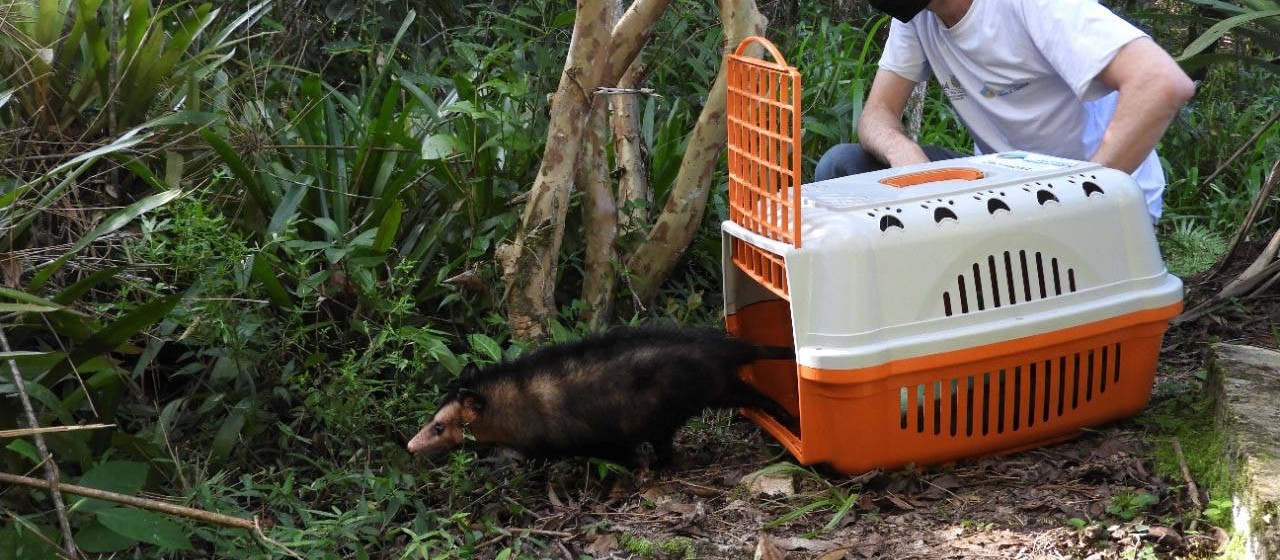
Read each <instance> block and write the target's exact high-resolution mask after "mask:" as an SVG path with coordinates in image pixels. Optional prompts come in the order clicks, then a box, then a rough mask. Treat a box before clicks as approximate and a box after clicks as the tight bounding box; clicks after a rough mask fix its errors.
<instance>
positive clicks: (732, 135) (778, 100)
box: [726, 37, 800, 297]
mask: <svg viewBox="0 0 1280 560" xmlns="http://www.w3.org/2000/svg"><path fill="white" fill-rule="evenodd" d="M752 43H758V44H760V45H761V46H762V47H764V49H765V50H766V51H768V53H769V55H770V57H772V58H773V62H769V61H766V60H764V59H761V58H756V57H752V56H747V55H746V54H745V53H746V51H747V48H748V47H749V46H750V45H751V44H752ZM726 103H727V107H728V136H729V142H728V144H729V219H730V220H731V221H733V222H734V223H736V224H738V225H740V226H742V227H743V228H745V229H746V230H747V231H750V232H752V233H755V234H758V235H761V236H763V237H766V238H768V239H771V240H774V241H779V242H782V243H786V244H788V245H791V246H793V247H797V248H798V247H800V205H799V204H798V198H799V190H800V72H799V71H797V70H796V69H795V68H792V67H790V66H787V63H786V61H785V60H783V58H782V55H781V54H779V53H778V49H777V48H775V47H774V46H773V45H772V44H771V43H769V41H767V40H765V39H763V38H760V37H748V38H747V39H745V40H743V41H742V43H741V44H739V45H738V49H737V51H736V52H735V53H734V54H732V55H730V56H729V60H728V90H727V92H726ZM733 262H734V263H735V264H737V266H738V267H739V268H741V269H742V270H743V271H744V272H746V273H747V274H748V275H750V276H751V277H752V278H755V279H756V280H757V281H758V282H761V283H762V284H763V285H764V286H766V287H768V288H769V289H770V290H772V291H773V292H775V293H777V294H779V295H780V296H783V297H786V292H787V287H786V286H787V284H786V275H785V273H784V269H783V263H782V258H781V257H779V256H778V255H775V254H773V253H771V252H768V251H765V250H763V249H760V248H758V247H755V246H752V245H749V244H746V243H738V242H735V243H734V247H733Z"/></svg>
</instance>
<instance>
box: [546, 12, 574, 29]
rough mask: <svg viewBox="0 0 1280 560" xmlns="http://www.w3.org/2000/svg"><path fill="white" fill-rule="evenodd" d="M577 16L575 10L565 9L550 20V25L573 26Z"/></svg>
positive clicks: (554, 26)
mask: <svg viewBox="0 0 1280 560" xmlns="http://www.w3.org/2000/svg"><path fill="white" fill-rule="evenodd" d="M577 18H578V12H577V11H576V10H566V11H563V12H560V13H559V14H556V17H555V19H553V20H551V27H553V28H558V27H573V22H574V20H576V19H577Z"/></svg>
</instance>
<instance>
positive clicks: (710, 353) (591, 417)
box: [408, 327, 795, 466]
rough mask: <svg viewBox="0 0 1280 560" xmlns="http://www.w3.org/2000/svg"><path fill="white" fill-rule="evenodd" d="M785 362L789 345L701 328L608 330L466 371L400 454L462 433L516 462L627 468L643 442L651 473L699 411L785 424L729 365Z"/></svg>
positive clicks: (443, 444) (448, 442) (456, 440)
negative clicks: (585, 459) (764, 415)
mask: <svg viewBox="0 0 1280 560" xmlns="http://www.w3.org/2000/svg"><path fill="white" fill-rule="evenodd" d="M794 356H795V354H794V351H793V350H792V349H791V348H786V347H764V346H755V345H753V344H751V343H748V342H745V341H742V340H738V339H735V338H732V337H730V336H728V335H726V334H725V333H723V332H719V331H713V330H708V329H694V328H675V327H621V328H615V329H613V330H611V331H609V332H607V333H604V334H600V335H595V336H590V337H587V338H584V339H582V340H579V341H576V342H570V343H566V344H557V345H551V346H546V347H544V348H541V349H539V350H537V351H535V352H533V353H530V354H528V355H526V356H524V357H521V358H519V359H517V360H514V361H509V362H504V363H500V364H496V365H492V366H489V367H487V368H485V369H483V370H476V369H475V368H474V367H469V368H468V370H467V371H464V373H463V375H462V376H461V377H460V378H459V379H458V381H457V382H456V383H455V384H454V385H453V386H451V387H450V388H449V389H448V391H447V392H446V395H445V397H444V399H443V400H442V402H441V404H440V408H439V409H438V411H437V412H436V414H435V417H434V418H432V420H431V423H429V424H427V426H425V427H423V428H422V430H421V431H419V432H418V434H417V435H416V436H414V438H413V439H412V440H411V441H410V442H409V445H408V448H409V451H410V452H414V453H418V452H431V451H439V450H444V449H449V448H453V447H456V446H457V445H460V444H461V443H462V442H463V439H464V434H465V432H466V431H470V433H471V435H473V436H474V439H475V441H477V442H480V443H490V444H496V445H501V446H506V447H511V448H514V449H517V450H519V451H521V452H523V453H524V454H526V455H532V456H541V457H562V456H569V455H585V456H592V457H599V458H603V459H608V460H613V461H620V462H633V461H635V460H636V459H638V458H639V457H638V456H637V455H636V448H637V446H638V445H639V444H640V443H642V442H649V444H650V445H652V447H653V451H654V459H655V466H661V465H664V464H666V463H668V462H669V461H670V460H671V457H672V438H673V437H674V435H675V433H676V430H678V429H679V428H680V427H681V426H683V425H684V424H685V422H687V421H688V420H689V418H691V417H693V416H695V415H697V414H700V413H701V411H702V410H703V409H706V408H708V407H711V408H735V407H747V408H759V409H763V410H764V411H765V412H768V413H770V414H773V415H774V416H776V417H778V418H779V419H780V420H783V421H784V422H785V421H786V419H788V418H789V416H788V414H787V412H786V411H785V410H784V409H783V408H782V407H781V406H779V405H778V404H777V403H775V402H773V401H772V400H770V399H769V398H768V397H766V396H764V395H762V394H760V393H759V392H757V391H756V390H755V389H753V388H752V387H750V386H749V385H747V384H746V383H745V382H743V381H742V380H741V379H740V378H739V377H738V368H739V367H740V366H742V365H743V364H746V363H749V362H752V361H754V360H759V359H790V358H793V357H794Z"/></svg>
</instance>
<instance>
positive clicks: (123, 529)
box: [98, 508, 191, 550]
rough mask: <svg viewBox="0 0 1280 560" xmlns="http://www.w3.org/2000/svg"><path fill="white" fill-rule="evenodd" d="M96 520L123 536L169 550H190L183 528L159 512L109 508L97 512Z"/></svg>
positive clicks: (189, 542)
mask: <svg viewBox="0 0 1280 560" xmlns="http://www.w3.org/2000/svg"><path fill="white" fill-rule="evenodd" d="M98 522H99V523H102V524H103V525H104V526H106V528H108V529H111V530H112V531H114V532H115V533H116V534H117V535H120V536H123V537H127V538H130V539H135V540H138V541H142V542H145V543H150V544H154V545H156V546H158V547H161V548H166V549H171V550H173V549H176V550H191V541H190V540H188V539H187V536H186V534H185V531H184V530H183V528H182V527H181V526H179V525H178V524H177V523H174V522H172V521H169V520H168V519H167V518H165V517H164V516H162V515H160V514H156V513H152V512H150V511H145V510H140V509H131V508H111V509H104V510H102V511H99V512H98Z"/></svg>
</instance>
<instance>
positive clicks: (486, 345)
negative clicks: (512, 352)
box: [467, 333, 502, 362]
mask: <svg viewBox="0 0 1280 560" xmlns="http://www.w3.org/2000/svg"><path fill="white" fill-rule="evenodd" d="M467 342H469V343H471V348H472V349H473V350H475V351H478V352H480V353H481V354H483V355H484V357H486V358H488V359H489V360H490V361H493V362H500V361H502V347H500V346H498V343H497V342H495V341H494V340H493V339H492V338H489V336H488V335H486V334H483V333H472V334H469V335H467Z"/></svg>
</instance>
